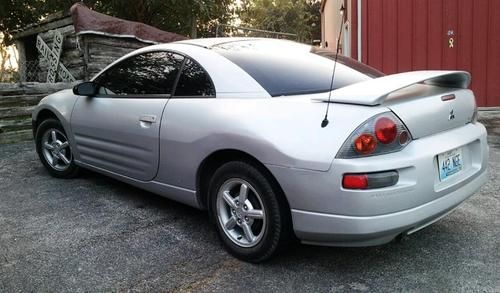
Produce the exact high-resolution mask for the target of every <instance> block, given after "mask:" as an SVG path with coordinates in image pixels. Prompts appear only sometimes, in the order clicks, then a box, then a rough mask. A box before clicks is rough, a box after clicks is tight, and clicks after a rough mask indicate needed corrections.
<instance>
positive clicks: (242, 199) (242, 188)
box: [238, 183, 248, 204]
mask: <svg viewBox="0 0 500 293" xmlns="http://www.w3.org/2000/svg"><path fill="white" fill-rule="evenodd" d="M247 197H248V186H247V185H246V184H245V183H243V184H241V186H240V194H239V195H238V199H239V201H240V202H241V203H242V204H244V203H245V201H246V200H247Z"/></svg>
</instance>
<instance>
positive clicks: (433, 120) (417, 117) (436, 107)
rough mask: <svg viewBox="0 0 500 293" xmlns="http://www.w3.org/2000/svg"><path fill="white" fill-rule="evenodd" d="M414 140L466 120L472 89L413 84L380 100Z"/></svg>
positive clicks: (472, 103)
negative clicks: (383, 101)
mask: <svg viewBox="0 0 500 293" xmlns="http://www.w3.org/2000/svg"><path fill="white" fill-rule="evenodd" d="M384 106H387V107H388V108H389V109H391V110H392V112H394V114H396V115H397V116H398V117H399V118H400V119H401V121H403V123H404V124H405V125H406V127H408V130H409V131H410V133H411V135H412V137H413V138H414V139H417V138H419V137H425V136H428V135H432V134H435V133H439V132H442V131H446V130H449V129H453V128H457V127H461V126H464V125H465V124H467V123H470V122H471V121H472V119H473V116H474V112H475V111H476V102H475V99H474V95H473V94H472V91H470V90H467V89H458V90H457V89H450V88H443V87H436V86H430V85H421V84H419V85H413V86H411V87H409V88H407V89H404V90H400V91H398V92H395V93H393V94H391V95H390V96H389V98H388V99H387V100H386V102H385V103H384Z"/></svg>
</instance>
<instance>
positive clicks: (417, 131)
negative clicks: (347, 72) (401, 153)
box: [320, 71, 476, 139]
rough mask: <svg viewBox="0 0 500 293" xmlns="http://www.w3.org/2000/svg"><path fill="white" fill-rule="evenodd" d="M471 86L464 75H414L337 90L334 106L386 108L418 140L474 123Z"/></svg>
mask: <svg viewBox="0 0 500 293" xmlns="http://www.w3.org/2000/svg"><path fill="white" fill-rule="evenodd" d="M469 84H470V75H469V73H467V72H464V71H412V72H406V73H398V74H393V75H387V76H383V77H380V78H375V79H370V80H367V81H364V82H360V83H356V84H352V85H350V86H346V87H343V88H340V89H337V90H334V91H332V96H331V102H334V103H347V104H357V105H364V106H377V105H383V106H386V107H388V108H389V109H391V110H392V111H393V112H394V114H396V115H397V116H398V117H399V118H400V119H401V121H403V123H404V124H405V125H406V126H407V127H408V130H409V131H410V133H411V134H412V137H413V138H414V139H417V138H419V137H424V136H428V135H432V134H435V133H439V132H442V131H446V130H449V129H452V128H456V127H460V126H463V125H465V124H467V123H469V122H471V121H472V119H473V116H474V113H475V111H476V102H475V98H474V94H473V93H472V91H470V90H468V89H467V88H468V87H469ZM320 100H322V101H328V99H327V98H326V97H325V98H321V99H320Z"/></svg>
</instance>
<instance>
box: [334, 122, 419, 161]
mask: <svg viewBox="0 0 500 293" xmlns="http://www.w3.org/2000/svg"><path fill="white" fill-rule="evenodd" d="M411 140H412V137H411V135H410V132H409V131H408V129H407V128H406V126H405V125H404V124H403V122H401V120H399V118H398V117H396V115H394V114H393V113H392V112H386V113H382V114H379V115H376V116H374V117H372V118H370V119H368V120H367V121H366V122H365V123H363V124H362V125H361V126H360V127H358V128H357V129H356V130H355V131H354V132H353V133H352V134H351V135H350V136H349V138H348V139H347V140H346V142H345V143H344V145H342V148H341V149H340V151H339V152H338V154H337V158H341V159H349V158H359V157H366V156H373V155H381V154H387V153H393V152H397V151H400V150H402V149H403V148H404V147H405V146H406V145H408V144H409V143H410V142H411Z"/></svg>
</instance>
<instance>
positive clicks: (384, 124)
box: [375, 117, 398, 144]
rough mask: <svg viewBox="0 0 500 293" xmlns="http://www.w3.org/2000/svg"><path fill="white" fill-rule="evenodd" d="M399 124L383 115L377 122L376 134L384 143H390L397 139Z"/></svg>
mask: <svg viewBox="0 0 500 293" xmlns="http://www.w3.org/2000/svg"><path fill="white" fill-rule="evenodd" d="M397 135H398V126H397V125H396V122H394V121H392V119H390V118H387V117H382V118H379V119H378V120H377V122H375V136H377V139H378V141H380V142H381V143H383V144H389V143H391V142H393V141H394V140H395V139H396V136H397Z"/></svg>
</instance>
